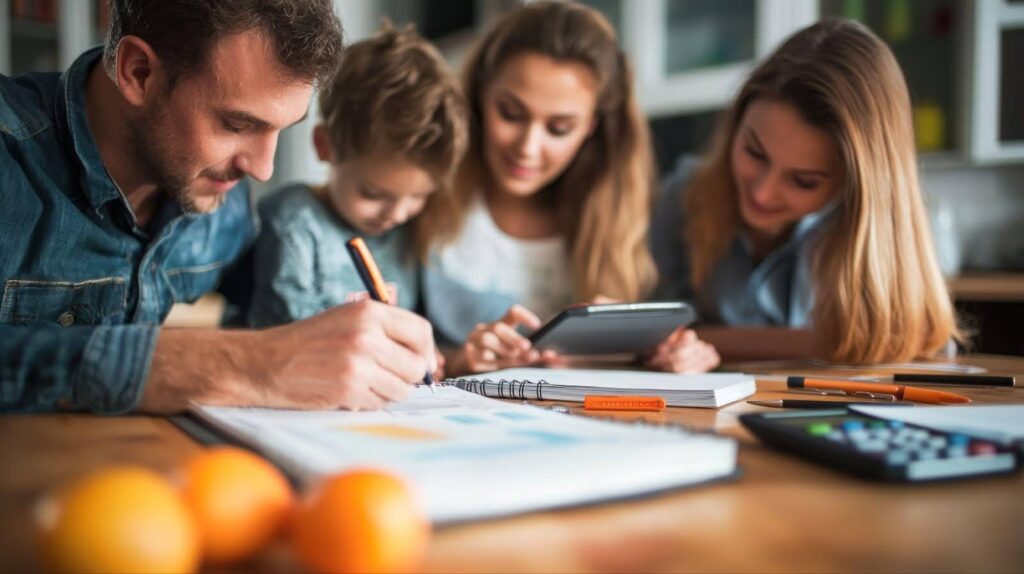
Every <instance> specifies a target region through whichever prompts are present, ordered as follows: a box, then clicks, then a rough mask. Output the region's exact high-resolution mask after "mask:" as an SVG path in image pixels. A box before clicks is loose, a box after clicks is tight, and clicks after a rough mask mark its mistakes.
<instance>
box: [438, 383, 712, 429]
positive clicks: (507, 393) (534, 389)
mask: <svg viewBox="0 0 1024 574" xmlns="http://www.w3.org/2000/svg"><path fill="white" fill-rule="evenodd" d="M438 384H439V385H445V386H450V387H456V388H458V389H462V390H463V391H469V392H471V393H476V394H478V395H483V396H485V397H491V398H498V399H517V400H523V401H526V400H536V401H543V400H545V399H544V390H543V389H544V385H548V384H550V383H548V382H547V381H545V380H544V379H540V380H537V381H530V380H526V379H498V380H497V381H495V380H494V379H473V378H465V377H457V378H449V379H445V380H443V381H440V382H439V383H438ZM485 389H486V390H487V391H489V392H485ZM528 391H529V392H528ZM534 406H536V405H534ZM538 408H543V407H538ZM587 416H588V417H590V418H594V419H598V420H603V421H609V422H614V423H618V424H625V425H630V426H635V427H647V428H654V429H658V430H664V431H668V432H677V433H684V434H706V435H712V436H714V435H715V433H714V432H711V431H704V430H700V429H695V428H692V427H688V426H686V425H682V424H678V423H670V422H651V421H646V420H644V419H636V420H633V421H624V420H622V419H620V418H616V417H614V416H594V415H587Z"/></svg>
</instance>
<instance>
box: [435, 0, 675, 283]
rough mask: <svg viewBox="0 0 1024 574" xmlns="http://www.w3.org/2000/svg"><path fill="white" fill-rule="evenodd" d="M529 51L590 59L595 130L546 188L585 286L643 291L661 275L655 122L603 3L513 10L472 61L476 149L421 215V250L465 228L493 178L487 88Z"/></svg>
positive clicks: (467, 78)
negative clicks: (644, 109) (655, 242)
mask: <svg viewBox="0 0 1024 574" xmlns="http://www.w3.org/2000/svg"><path fill="white" fill-rule="evenodd" d="M524 53H532V54H542V55H544V56H547V57H549V58H551V59H553V60H555V61H559V62H577V63H581V64H583V65H585V66H586V67H587V68H588V69H589V70H590V71H591V72H592V73H593V74H594V76H595V78H596V79H597V80H598V86H599V88H598V94H597V109H596V111H595V114H596V118H595V119H596V123H595V127H594V130H593V132H592V133H591V134H590V135H589V136H588V137H587V138H586V140H584V142H583V144H582V146H581V147H580V149H579V151H578V152H577V153H576V156H575V157H574V159H573V160H572V162H571V163H570V164H569V166H568V167H567V168H566V169H565V171H564V172H563V173H562V174H560V175H559V176H558V177H557V178H556V179H555V180H554V181H553V182H552V183H551V184H549V185H548V187H547V188H546V189H544V190H541V191H540V192H539V193H542V194H546V195H547V196H548V197H550V198H551V199H552V203H553V205H554V209H556V210H557V216H558V220H559V228H560V229H561V233H562V235H563V237H564V238H565V240H566V244H567V247H568V251H569V257H570V265H571V268H572V277H573V281H574V291H575V295H576V296H577V297H578V298H580V299H590V298H593V297H594V296H596V295H606V296H609V297H613V298H618V299H625V300H635V299H639V298H641V297H643V296H645V295H646V294H647V293H648V292H649V290H650V289H651V288H652V287H653V284H654V281H655V277H656V274H655V273H656V272H655V268H654V263H653V261H652V259H651V255H650V252H649V250H648V248H647V229H648V221H649V218H650V211H651V202H652V189H653V185H654V181H653V178H654V166H653V160H652V157H651V150H650V139H649V135H648V132H647V123H646V121H645V120H644V117H643V115H642V114H641V113H640V108H639V106H638V104H637V101H636V97H635V95H634V93H633V73H632V70H631V69H630V66H629V62H628V61H627V59H626V57H625V55H624V54H623V53H622V51H621V50H620V49H619V47H618V44H617V41H616V38H615V32H614V30H613V29H612V27H611V26H610V25H609V24H608V21H607V20H605V19H604V17H603V16H601V15H600V14H599V13H598V12H596V11H594V10H592V9H590V8H587V7H585V6H582V5H580V4H576V3H572V2H535V3H531V4H528V5H526V6H522V7H520V8H517V9H515V10H513V11H512V12H509V13H508V14H505V15H504V16H503V17H502V18H501V19H499V21H498V22H496V23H495V25H494V26H493V27H492V28H491V29H490V30H489V31H488V32H487V34H486V35H485V36H484V37H483V39H482V40H481V41H480V43H479V44H478V45H477V46H476V49H475V50H474V52H473V53H472V54H471V55H470V57H469V59H468V60H467V62H466V67H465V70H464V77H463V87H464V89H465V92H466V99H467V101H468V102H469V106H470V142H471V144H470V149H469V151H468V152H467V154H466V157H465V159H464V161H463V164H462V167H461V169H460V170H459V173H458V175H457V176H456V180H455V185H454V188H455V189H454V191H455V193H453V194H449V196H448V197H446V198H438V199H439V201H432V202H430V204H429V205H428V206H427V209H426V210H425V212H424V214H423V215H422V216H421V217H422V218H423V222H424V223H423V225H422V226H421V227H420V229H419V236H418V237H417V241H416V244H417V245H418V246H420V250H421V251H420V256H421V257H425V256H426V253H427V252H428V251H429V249H430V248H431V247H433V246H435V245H437V244H438V243H444V242H447V241H451V240H452V239H453V238H454V237H456V236H457V234H458V231H459V229H460V227H461V225H462V223H463V221H464V219H465V215H466V211H467V209H468V208H469V207H470V205H471V204H472V202H473V200H474V198H475V197H476V196H477V195H478V194H479V193H480V192H481V191H482V189H481V188H482V186H483V185H485V184H486V181H487V177H486V166H485V163H484V157H483V151H482V148H483V141H482V137H483V133H484V132H483V126H482V125H481V121H482V109H481V105H482V104H481V102H482V95H483V92H484V89H485V88H486V87H487V86H488V85H489V84H490V82H491V81H492V80H493V79H494V77H495V76H496V75H497V74H498V73H499V71H500V70H501V67H502V66H503V65H504V64H505V63H506V62H507V61H508V60H509V59H511V58H512V57H514V56H517V55H520V54H524Z"/></svg>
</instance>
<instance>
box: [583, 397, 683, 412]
mask: <svg viewBox="0 0 1024 574" xmlns="http://www.w3.org/2000/svg"><path fill="white" fill-rule="evenodd" d="M583 408H584V409H586V410H588V411H663V410H665V399H663V398H661V397H629V396H606V395H587V396H585V397H583Z"/></svg>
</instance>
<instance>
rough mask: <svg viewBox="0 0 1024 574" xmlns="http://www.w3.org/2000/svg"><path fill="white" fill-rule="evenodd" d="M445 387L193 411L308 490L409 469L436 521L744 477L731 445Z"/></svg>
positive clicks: (709, 437)
mask: <svg viewBox="0 0 1024 574" xmlns="http://www.w3.org/2000/svg"><path fill="white" fill-rule="evenodd" d="M436 390H437V394H436V395H435V394H432V393H431V392H430V390H429V389H427V388H426V387H422V386H421V387H417V388H416V390H415V391H414V393H413V395H412V396H411V398H409V399H407V400H404V401H401V402H397V403H392V404H390V405H389V406H388V407H387V408H386V409H385V410H383V411H372V412H350V411H337V410H334V411H285V410H269V409H248V408H227V407H204V406H194V407H193V413H194V414H195V415H197V416H198V417H199V418H200V419H202V420H203V421H205V422H206V423H207V424H209V425H212V426H213V427H215V428H216V429H218V430H220V431H222V432H224V433H227V434H228V435H230V436H232V437H233V438H235V439H237V440H238V441H241V442H243V443H245V444H248V445H250V446H252V447H254V448H256V449H257V450H259V451H261V452H262V453H263V454H264V455H266V456H267V457H268V458H270V459H271V460H273V461H274V462H275V463H277V464H278V465H279V466H281V467H282V468H283V469H284V470H285V471H286V472H288V473H289V474H291V475H292V476H293V477H295V478H296V479H298V480H299V481H300V483H305V482H308V481H310V480H315V479H316V478H317V477H319V476H323V475H326V474H330V473H335V472H338V471H342V470H345V469H350V468H355V467H376V468H384V469H388V470H391V471H393V472H395V473H398V474H399V475H401V476H403V477H405V478H406V479H407V480H408V481H409V482H410V484H412V485H413V487H414V489H415V491H416V492H417V494H418V496H419V497H420V500H421V501H422V503H423V506H424V508H425V509H426V511H427V513H428V515H429V516H430V518H431V520H432V521H434V522H435V523H445V522H455V521H463V520H472V519H479V518H485V517H492V516H501V515H508V514H515V513H521V512H528V511H533V510H539V509H545V508H554V507H561V506H572V505H578V504H585V503H593V502H599V501H604V500H610V499H616V498H623V497H631V496H637V495H643V494H650V493H654V492H658V491H662V490H666V489H671V488H676V487H680V486H685V485H690V484H696V483H701V482H706V481H710V480H714V479H717V478H722V477H726V476H730V475H732V474H733V473H734V471H735V467H736V442H735V441H734V440H732V439H729V438H724V437H718V436H714V435H710V434H702V433H694V432H690V431H687V430H684V429H681V428H679V427H665V426H651V425H643V426H637V425H633V424H624V423H619V422H611V421H608V420H599V419H594V418H589V417H585V416H576V415H565V414H559V413H556V412H553V411H549V410H546V409H543V408H540V407H535V406H530V405H524V404H515V403H509V402H504V401H497V400H494V399H489V398H486V397H482V396H479V395H475V394H473V393H468V392H466V391H463V390H460V389H457V388H455V387H451V386H441V387H439V388H437V389H436Z"/></svg>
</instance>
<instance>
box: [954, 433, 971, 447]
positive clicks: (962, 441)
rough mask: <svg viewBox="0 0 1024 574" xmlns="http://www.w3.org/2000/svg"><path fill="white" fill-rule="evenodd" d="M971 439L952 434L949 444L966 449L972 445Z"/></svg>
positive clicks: (962, 435) (963, 435)
mask: <svg viewBox="0 0 1024 574" xmlns="http://www.w3.org/2000/svg"><path fill="white" fill-rule="evenodd" d="M970 442H971V439H970V437H968V436H967V435H965V434H951V435H949V444H950V445H951V446H962V447H966V446H967V445H968V444H970Z"/></svg>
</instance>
